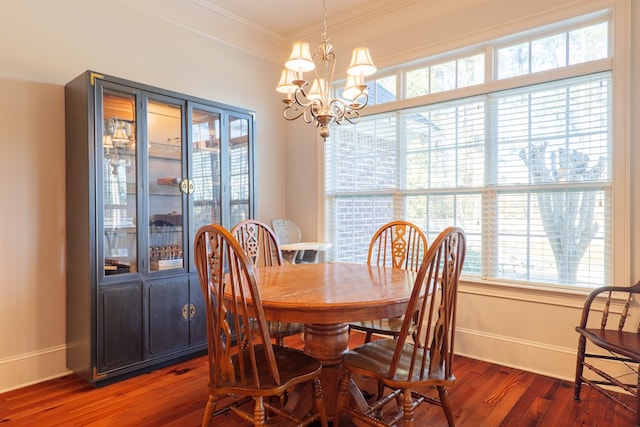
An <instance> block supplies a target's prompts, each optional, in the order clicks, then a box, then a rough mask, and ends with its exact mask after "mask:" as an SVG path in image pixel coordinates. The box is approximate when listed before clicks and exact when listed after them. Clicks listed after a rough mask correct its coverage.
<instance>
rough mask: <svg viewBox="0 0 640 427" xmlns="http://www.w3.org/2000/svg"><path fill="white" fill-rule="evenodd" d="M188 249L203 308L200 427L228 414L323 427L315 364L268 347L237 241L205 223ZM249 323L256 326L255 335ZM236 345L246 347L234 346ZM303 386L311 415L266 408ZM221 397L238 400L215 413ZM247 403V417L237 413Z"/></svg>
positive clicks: (297, 354)
mask: <svg viewBox="0 0 640 427" xmlns="http://www.w3.org/2000/svg"><path fill="white" fill-rule="evenodd" d="M194 249H195V261H196V268H197V271H198V276H199V279H200V285H201V288H202V292H203V295H204V300H205V304H206V314H207V339H208V351H209V358H208V362H209V399H208V401H207V405H206V407H205V412H204V416H203V418H202V425H203V426H209V425H210V424H211V421H212V419H213V417H214V415H218V414H221V413H226V412H229V411H230V412H233V413H235V414H237V415H238V416H240V417H241V418H242V419H243V420H245V421H248V422H250V423H252V424H253V425H254V426H266V425H267V419H271V418H274V419H275V418H278V420H280V419H282V420H284V421H289V422H290V424H292V425H296V426H302V425H308V424H310V423H312V422H314V421H315V420H319V421H320V423H321V425H322V426H323V427H326V426H327V418H326V415H325V410H324V403H323V401H322V389H321V385H320V379H319V376H320V371H321V364H320V362H318V361H317V360H315V359H314V358H312V357H311V356H308V355H306V354H305V353H303V352H302V351H300V350H296V349H292V348H288V347H280V346H274V345H272V344H271V337H270V336H269V329H268V327H267V322H266V320H265V316H264V309H263V307H262V303H261V300H260V294H259V292H258V286H257V283H256V276H255V274H254V270H253V265H252V264H251V261H249V258H248V257H247V255H246V254H245V252H244V250H243V249H242V247H241V246H240V244H239V243H238V241H237V240H236V239H235V238H234V237H233V235H232V234H231V233H230V232H229V231H227V230H226V229H225V228H223V227H222V226H219V225H217V224H210V225H205V226H203V227H201V228H200V229H199V230H198V232H197V233H196V236H195V242H194ZM250 318H252V319H255V322H256V323H257V328H255V330H254V328H253V327H252V326H251V325H250V322H249V321H248V319H250ZM245 337H250V339H247V340H245V339H244V338H245ZM240 342H242V343H245V342H246V345H243V346H241V347H240V346H238V345H237V343H240ZM306 382H310V383H312V385H313V387H312V389H311V388H310V389H308V391H309V392H311V391H313V395H314V396H313V399H314V401H315V409H316V411H315V412H313V413H312V412H311V411H309V412H308V413H306V414H304V415H303V416H302V417H303V419H302V420H300V419H299V418H298V417H294V416H293V415H292V414H291V413H289V412H288V411H285V410H284V409H283V407H282V406H280V405H277V404H276V403H271V401H272V402H279V401H280V400H279V399H277V397H279V396H282V395H284V393H285V391H286V390H288V389H290V388H292V387H294V386H296V385H299V384H302V383H306ZM302 390H306V389H304V388H302ZM221 397H230V398H238V399H239V400H237V399H236V400H234V401H233V402H231V403H229V404H227V405H225V406H224V407H223V408H218V407H217V404H218V401H219V399H220V398H221ZM265 397H266V398H273V399H269V400H270V401H266V400H265V399H264V398H265ZM243 398H244V399H243ZM251 399H253V400H254V401H255V403H254V405H253V406H254V407H253V412H248V411H245V410H243V402H245V401H247V400H251ZM274 421H276V420H274ZM278 425H280V424H278Z"/></svg>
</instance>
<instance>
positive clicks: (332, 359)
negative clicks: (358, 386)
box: [304, 323, 349, 419]
mask: <svg viewBox="0 0 640 427" xmlns="http://www.w3.org/2000/svg"><path fill="white" fill-rule="evenodd" d="M347 350H349V325H348V324H347V323H336V324H330V325H320V324H306V325H305V330H304V352H305V353H307V354H308V355H310V356H312V357H313V358H315V359H316V360H318V361H320V362H321V363H322V373H321V374H320V381H321V382H322V395H323V400H324V406H325V409H326V411H327V417H329V419H333V416H334V414H335V408H336V402H337V399H338V388H339V386H340V380H341V379H342V376H343V374H344V368H343V367H342V356H343V355H344V353H346V352H347Z"/></svg>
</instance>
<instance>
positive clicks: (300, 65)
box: [284, 42, 316, 73]
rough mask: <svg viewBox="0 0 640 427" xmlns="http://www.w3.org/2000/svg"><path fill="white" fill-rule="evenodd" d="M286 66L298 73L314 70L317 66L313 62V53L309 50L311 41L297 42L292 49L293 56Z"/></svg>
mask: <svg viewBox="0 0 640 427" xmlns="http://www.w3.org/2000/svg"><path fill="white" fill-rule="evenodd" d="M284 66H285V67H287V69H289V70H291V71H295V72H297V73H305V72H307V71H312V70H314V69H315V68H316V64H315V63H314V62H313V58H312V57H311V53H310V51H309V43H307V42H295V43H294V44H293V49H292V50H291V56H289V59H288V60H287V62H285V63H284Z"/></svg>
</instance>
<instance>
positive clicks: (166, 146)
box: [147, 99, 189, 271]
mask: <svg viewBox="0 0 640 427" xmlns="http://www.w3.org/2000/svg"><path fill="white" fill-rule="evenodd" d="M182 111H183V108H182V105H181V104H172V103H171V102H163V101H160V100H155V99H150V100H149V101H148V103H147V150H148V162H147V165H148V166H147V169H148V179H149V201H148V209H149V233H148V236H149V255H148V256H149V270H150V271H161V270H170V269H176V268H182V267H183V266H184V256H183V251H184V248H183V242H184V238H183V226H184V219H183V213H184V197H183V195H184V194H185V193H188V192H189V182H188V180H186V179H183V177H185V176H186V174H184V173H183V172H184V171H183V156H182V152H183V148H182Z"/></svg>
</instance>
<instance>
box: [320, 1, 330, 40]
mask: <svg viewBox="0 0 640 427" xmlns="http://www.w3.org/2000/svg"><path fill="white" fill-rule="evenodd" d="M321 38H322V41H323V42H327V41H329V37H328V36H327V0H323V1H322V36H321Z"/></svg>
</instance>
